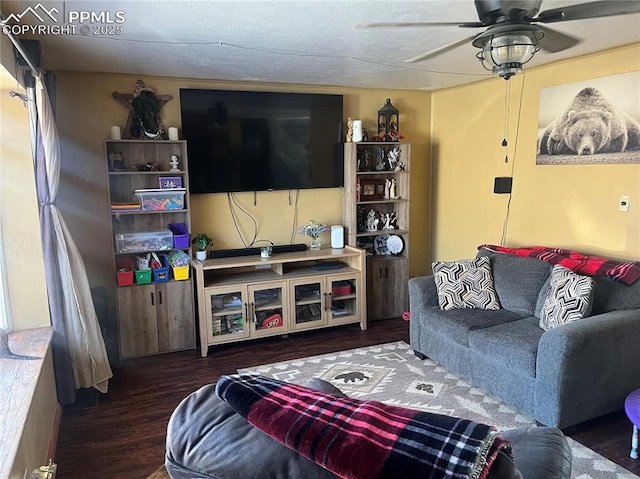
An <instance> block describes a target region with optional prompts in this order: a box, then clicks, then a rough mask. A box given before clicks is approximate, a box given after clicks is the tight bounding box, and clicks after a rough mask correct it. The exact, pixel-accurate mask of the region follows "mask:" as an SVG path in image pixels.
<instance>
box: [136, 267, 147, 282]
mask: <svg viewBox="0 0 640 479" xmlns="http://www.w3.org/2000/svg"><path fill="white" fill-rule="evenodd" d="M149 283H151V270H150V269H143V270H138V269H137V270H136V284H149Z"/></svg>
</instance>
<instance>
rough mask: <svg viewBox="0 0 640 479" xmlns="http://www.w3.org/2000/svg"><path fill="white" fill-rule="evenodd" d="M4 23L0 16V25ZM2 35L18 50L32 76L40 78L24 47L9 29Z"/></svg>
mask: <svg viewBox="0 0 640 479" xmlns="http://www.w3.org/2000/svg"><path fill="white" fill-rule="evenodd" d="M5 23H6V19H5V18H4V15H2V14H0V24H1V25H5ZM3 33H6V35H7V36H8V37H9V40H11V43H13V46H14V47H15V48H16V50H18V53H20V56H21V57H22V58H24V61H25V62H27V65H29V68H31V71H32V73H33V75H35V76H40V74H41V71H40V69H39V68H38V67H37V66H35V65H34V64H33V61H31V58H29V55H28V54H27V52H26V51H25V49H24V47H23V46H22V43H20V40H18V39H17V38H16V37H15V36H14V35H13V33H11V30H10V29H7V31H6V32H3Z"/></svg>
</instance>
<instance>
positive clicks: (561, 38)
mask: <svg viewBox="0 0 640 479" xmlns="http://www.w3.org/2000/svg"><path fill="white" fill-rule="evenodd" d="M536 28H539V29H540V30H542V31H543V32H544V38H542V40H540V42H539V43H538V44H539V45H540V48H541V49H542V50H544V51H546V52H548V53H558V52H561V51H563V50H566V49H567V48H571V47H573V46H576V45H577V44H578V43H580V42H581V41H582V40H581V39H579V38H576V37H572V36H570V35H567V34H566V33H561V32H558V31H556V30H552V29H551V28H547V27H544V26H542V25H536Z"/></svg>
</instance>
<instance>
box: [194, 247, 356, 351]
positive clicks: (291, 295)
mask: <svg viewBox="0 0 640 479" xmlns="http://www.w3.org/2000/svg"><path fill="white" fill-rule="evenodd" d="M192 265H193V269H194V271H195V280H196V289H197V300H198V323H199V328H200V350H201V351H200V352H201V355H202V357H206V356H207V353H208V348H209V346H213V345H216V344H223V343H230V342H236V341H245V340H250V339H254V338H263V337H267V336H275V335H279V334H280V335H286V334H288V333H291V332H296V331H306V330H310V329H320V328H326V327H330V326H338V325H343V324H350V323H360V328H361V329H363V330H365V329H367V308H366V271H365V268H366V258H365V252H364V250H361V249H359V248H354V247H351V246H345V247H344V248H341V249H332V248H329V247H325V248H321V249H320V250H319V251H299V252H298V251H297V252H289V253H279V254H273V256H272V257H271V258H269V259H261V258H260V256H259V255H255V256H242V257H234V258H216V259H207V260H205V261H198V260H193V261H192Z"/></svg>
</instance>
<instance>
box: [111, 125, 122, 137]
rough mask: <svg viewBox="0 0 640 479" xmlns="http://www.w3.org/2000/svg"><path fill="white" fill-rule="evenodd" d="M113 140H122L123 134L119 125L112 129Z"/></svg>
mask: <svg viewBox="0 0 640 479" xmlns="http://www.w3.org/2000/svg"><path fill="white" fill-rule="evenodd" d="M111 139H112V140H121V139H122V134H121V133H120V127H119V126H117V125H113V126H112V127H111Z"/></svg>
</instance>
